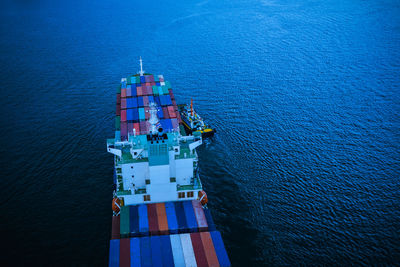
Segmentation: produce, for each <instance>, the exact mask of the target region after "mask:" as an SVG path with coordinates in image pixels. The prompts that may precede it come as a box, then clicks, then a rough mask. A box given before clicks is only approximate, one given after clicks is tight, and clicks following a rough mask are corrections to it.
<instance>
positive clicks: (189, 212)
mask: <svg viewBox="0 0 400 267" xmlns="http://www.w3.org/2000/svg"><path fill="white" fill-rule="evenodd" d="M182 205H183V209H184V210H185V218H186V222H187V224H188V228H189V232H197V228H198V225H197V221H196V216H195V215H194V210H193V206H192V201H183V202H182Z"/></svg>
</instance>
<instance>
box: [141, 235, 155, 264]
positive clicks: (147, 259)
mask: <svg viewBox="0 0 400 267" xmlns="http://www.w3.org/2000/svg"><path fill="white" fill-rule="evenodd" d="M140 253H141V257H140V263H141V267H151V266H153V264H152V258H151V245H150V237H148V236H145V237H142V238H140Z"/></svg>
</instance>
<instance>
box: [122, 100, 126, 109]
mask: <svg viewBox="0 0 400 267" xmlns="http://www.w3.org/2000/svg"><path fill="white" fill-rule="evenodd" d="M121 109H126V98H121Z"/></svg>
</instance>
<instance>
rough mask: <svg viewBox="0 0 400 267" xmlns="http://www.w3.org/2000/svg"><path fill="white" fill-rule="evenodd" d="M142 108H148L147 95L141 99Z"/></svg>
mask: <svg viewBox="0 0 400 267" xmlns="http://www.w3.org/2000/svg"><path fill="white" fill-rule="evenodd" d="M143 106H145V107H148V106H149V97H148V96H147V95H145V96H144V97H143Z"/></svg>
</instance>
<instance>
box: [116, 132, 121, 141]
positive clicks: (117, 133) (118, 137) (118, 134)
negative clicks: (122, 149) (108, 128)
mask: <svg viewBox="0 0 400 267" xmlns="http://www.w3.org/2000/svg"><path fill="white" fill-rule="evenodd" d="M115 140H116V141H121V131H115Z"/></svg>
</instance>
